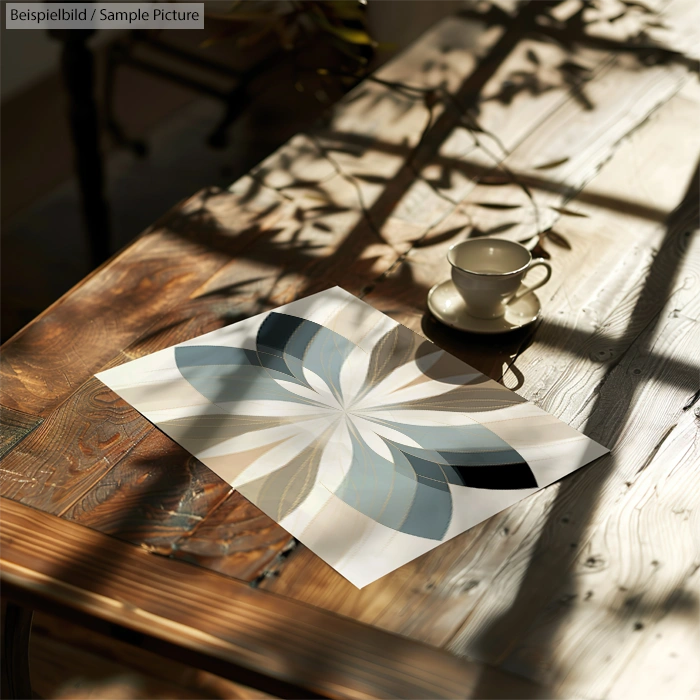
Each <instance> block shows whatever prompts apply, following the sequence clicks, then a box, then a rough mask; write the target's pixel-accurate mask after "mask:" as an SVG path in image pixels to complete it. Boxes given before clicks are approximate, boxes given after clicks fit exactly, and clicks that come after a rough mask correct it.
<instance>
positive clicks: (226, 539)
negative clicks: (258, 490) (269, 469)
mask: <svg viewBox="0 0 700 700" xmlns="http://www.w3.org/2000/svg"><path fill="white" fill-rule="evenodd" d="M293 547H294V540H293V539H292V537H291V536H290V535H289V533H288V532H287V531H286V530H284V529H282V528H281V527H280V526H279V525H278V524H277V523H276V522H275V521H274V520H272V519H271V518H269V517H268V516H267V515H265V513H263V512H262V511H261V510H260V509H258V508H257V507H256V506H254V505H253V504H252V503H251V502H250V501H248V500H247V499H246V498H244V497H243V496H241V494H240V493H238V492H237V491H233V492H231V493H229V494H228V495H227V496H226V498H225V499H224V500H223V501H222V502H221V503H220V504H219V505H218V506H217V507H216V509H215V510H210V511H209V512H208V513H207V514H206V516H205V517H203V518H202V520H201V521H200V522H199V523H197V524H196V525H195V527H193V528H191V529H190V530H189V531H188V532H185V533H184V534H183V535H182V537H181V538H180V539H178V540H176V541H175V542H174V543H173V544H172V550H171V556H173V557H175V558H176V559H182V560H184V561H188V562H191V563H194V564H199V565H200V566H204V567H206V568H207V569H211V570H213V571H217V572H219V573H222V574H226V575H227V576H233V577H234V578H237V579H239V580H242V581H250V582H255V581H257V580H258V579H264V578H266V577H267V576H269V575H271V572H272V571H274V570H275V569H276V565H277V564H278V563H279V562H281V561H283V560H284V559H285V558H286V557H287V556H288V555H289V554H290V553H291V551H292V550H293Z"/></svg>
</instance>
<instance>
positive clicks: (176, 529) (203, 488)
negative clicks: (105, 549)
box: [61, 424, 231, 554]
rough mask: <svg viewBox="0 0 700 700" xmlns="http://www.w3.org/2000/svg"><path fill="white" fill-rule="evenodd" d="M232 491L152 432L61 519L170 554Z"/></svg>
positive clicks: (173, 445)
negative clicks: (176, 544) (186, 534)
mask: <svg viewBox="0 0 700 700" xmlns="http://www.w3.org/2000/svg"><path fill="white" fill-rule="evenodd" d="M149 427H150V424H149ZM230 490H231V487H230V486H229V485H228V484H226V483H225V482H223V481H222V480H221V479H220V478H219V477H217V476H216V474H214V473H213V472H212V471H211V470H210V469H207V468H206V467H205V466H204V465H203V464H202V463H201V462H200V461H199V460H198V459H196V458H195V457H193V456H192V455H191V454H189V452H187V451H186V450H184V449H183V448H182V447H180V446H179V445H177V444H176V443H174V442H173V441H172V440H171V439H170V438H169V437H167V436H166V435H165V434H163V433H162V432H160V430H157V429H156V428H151V429H150V431H149V433H148V435H146V437H144V439H143V440H141V441H140V442H139V443H138V444H137V445H135V446H134V448H133V449H131V450H130V451H129V452H128V453H127V454H126V455H124V456H123V457H122V458H121V459H120V460H119V461H118V462H117V463H116V464H115V465H114V466H113V467H112V468H111V469H110V470H109V472H108V473H107V474H105V475H104V476H103V477H102V478H100V480H99V482H98V483H97V484H96V485H95V486H94V487H93V488H92V489H90V490H89V491H88V492H87V493H85V495H84V496H83V497H82V498H80V500H78V501H77V502H75V503H74V504H73V505H72V506H71V507H70V508H69V509H67V510H65V511H63V512H62V513H61V515H62V516H63V517H64V518H66V519H68V520H72V521H74V522H77V523H80V524H82V525H86V526H88V527H91V528H94V529H96V530H99V531H100V532H104V533H106V534H110V535H115V536H116V537H119V538H121V539H125V540H127V541H129V542H133V543H135V544H140V545H141V546H144V547H148V548H149V549H152V550H155V551H158V552H161V553H165V554H168V553H170V552H171V550H172V549H173V547H174V543H175V542H176V540H178V539H179V538H180V537H181V536H182V533H184V532H189V531H190V530H191V529H192V528H193V527H195V526H196V525H197V523H199V522H200V521H201V520H202V519H203V518H204V516H205V515H206V514H207V513H208V512H209V511H210V510H212V509H214V508H216V506H217V505H218V503H219V502H220V501H222V500H223V499H224V498H225V497H226V495H227V494H228V493H229V492H230Z"/></svg>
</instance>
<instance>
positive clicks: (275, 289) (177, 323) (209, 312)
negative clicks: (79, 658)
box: [8, 20, 497, 579]
mask: <svg viewBox="0 0 700 700" xmlns="http://www.w3.org/2000/svg"><path fill="white" fill-rule="evenodd" d="M455 22H456V26H463V25H464V22H461V21H455V20H453V21H452V23H451V24H450V23H448V25H447V26H448V29H447V31H448V32H450V36H453V38H455V41H456V40H457V38H460V41H462V42H463V41H464V37H463V36H462V34H455V32H454V26H455ZM450 28H451V29H450ZM445 31H446V30H444V29H440V28H438V30H437V32H434V33H433V34H432V35H431V37H429V38H427V39H424V40H423V41H424V43H425V42H426V41H427V42H428V43H429V44H430V45H432V46H433V49H432V50H433V51H437V49H436V48H435V46H437V45H438V44H442V42H443V40H444V39H445ZM496 37H497V32H496V33H494V32H490V33H489V38H488V39H485V38H484V36H482V35H476V36H473V37H472V39H473V41H474V42H475V44H474V45H475V46H478V47H480V48H481V49H483V48H484V47H485V46H487V45H489V44H490V43H493V41H494V40H495V38H496ZM472 39H470V41H471V40H472ZM458 48H459V47H458V45H457V44H455V51H454V52H453V54H452V55H451V56H450V57H449V59H447V60H448V61H449V62H450V63H451V64H452V66H453V69H454V70H453V77H452V80H453V82H454V81H456V80H457V78H458V77H459V76H461V72H460V70H462V69H465V70H466V69H468V70H471V69H473V67H474V65H475V58H474V55H473V54H474V50H473V49H472V47H471V45H469V49H468V50H464V51H460V50H458ZM457 68H459V69H460V70H457ZM425 79H426V80H432V78H431V77H430V76H428V77H426V78H425ZM382 90H384V91H386V90H387V89H386V88H382ZM413 107H414V108H416V110H415V111H417V112H418V113H420V115H421V118H422V115H423V111H424V110H423V108H422V107H420V105H413ZM399 160H400V159H399ZM273 165H274V166H275V167H276V168H277V170H276V171H275V172H276V173H277V175H278V181H275V182H272V183H268V184H261V183H262V180H263V179H264V173H265V172H266V169H270V168H271V167H272V166H273ZM385 165H386V163H383V162H381V161H379V160H378V159H376V158H374V159H373V161H372V162H371V163H366V162H364V161H363V159H362V158H359V157H358V158H357V163H355V167H356V168H360V170H362V169H364V170H365V172H368V171H370V169H371V168H372V167H374V168H375V171H376V172H377V173H380V172H382V171H381V168H383V167H385ZM390 165H391V164H390ZM282 167H285V168H287V169H289V170H290V174H289V176H288V178H287V180H284V179H283V180H279V177H282V176H283V171H282ZM297 168H301V171H303V173H304V176H303V177H304V181H305V182H307V183H312V182H315V181H318V182H321V183H322V184H323V186H322V187H321V186H320V185H319V186H318V187H311V186H310V185H309V186H307V187H306V188H297V187H294V188H291V189H290V188H288V187H284V185H286V184H288V183H289V181H290V178H291V181H294V179H298V178H299V177H301V176H300V175H299V173H298V172H297ZM355 185H356V183H353V182H352V181H351V180H350V179H348V178H347V177H346V176H345V175H344V174H340V173H339V172H338V171H337V168H336V166H335V165H334V164H333V161H332V158H331V159H329V156H328V154H327V153H326V152H325V151H324V149H323V148H322V147H320V146H319V145H318V144H317V142H316V141H315V140H314V139H313V138H312V137H308V136H303V135H300V136H298V137H295V138H294V139H292V140H291V141H290V142H289V143H288V144H286V145H285V146H284V147H283V148H282V149H280V151H278V153H277V154H275V155H273V156H272V157H271V158H269V159H268V160H267V161H265V162H264V163H263V164H262V166H260V168H258V170H257V171H256V172H255V173H254V176H253V177H252V178H251V177H246V178H243V179H241V180H240V181H238V182H237V183H235V184H234V185H233V186H232V188H231V194H230V195H229V196H221V197H214V198H211V199H210V200H208V201H207V208H206V210H205V211H203V212H195V216H194V217H193V220H192V221H188V222H187V225H186V226H185V227H184V228H185V229H187V227H189V226H194V225H195V224H197V225H198V226H199V227H201V228H202V229H203V230H202V231H201V234H200V233H198V235H199V236H200V237H201V238H202V241H203V243H206V244H207V245H208V246H209V247H211V248H212V249H214V250H219V249H221V250H224V251H225V252H226V253H227V254H229V253H231V246H232V245H233V246H238V248H237V249H238V250H239V255H238V256H236V257H235V258H234V259H232V260H231V261H230V262H228V263H227V264H225V265H223V266H222V267H221V269H220V270H219V271H218V273H216V274H214V275H212V276H211V277H210V278H209V279H208V280H206V281H205V282H204V283H203V284H202V285H201V286H199V287H198V288H196V289H194V290H193V291H192V292H191V293H190V294H189V298H183V299H182V300H181V301H180V303H178V304H176V305H174V306H173V307H172V308H171V309H169V310H167V311H165V312H164V313H162V314H161V315H160V316H159V317H158V318H157V319H156V320H154V321H153V322H152V323H151V324H150V325H149V327H148V328H147V330H146V332H145V333H143V334H142V335H141V337H138V338H136V339H135V340H134V341H132V342H131V343H130V344H129V345H128V347H125V348H124V349H123V351H122V352H121V353H119V355H117V357H114V358H112V359H111V361H110V362H109V363H107V366H114V365H116V364H121V363H122V362H124V361H128V360H129V359H133V358H134V357H139V356H142V355H144V354H147V353H150V352H154V351H156V350H159V349H161V348H163V347H167V346H169V345H172V344H174V343H176V342H182V341H183V340H186V339H189V338H190V337H194V336H197V335H201V334H202V333H205V332H207V331H210V330H214V329H215V328H219V327H221V326H222V325H225V324H226V323H232V322H234V321H236V320H239V319H240V318H246V317H248V316H250V315H253V314H255V313H259V312H260V311H264V310H267V309H269V308H273V307H274V306H277V305H279V304H281V303H285V302H287V301H291V300H292V299H293V298H296V297H297V296H302V295H304V294H307V293H311V292H312V291H315V289H314V288H313V287H314V286H315V287H317V288H321V289H323V288H326V287H328V286H331V285H333V284H341V285H343V286H344V287H345V288H346V289H350V290H351V291H355V292H356V293H360V291H361V289H362V288H363V287H364V286H365V285H366V284H367V282H368V281H370V280H371V279H373V278H376V277H377V276H378V275H380V274H381V273H382V272H384V271H385V270H386V269H387V268H388V267H389V266H390V265H392V264H393V263H394V262H395V260H396V259H397V257H399V256H400V255H401V254H402V253H403V252H405V251H406V250H407V249H408V247H409V245H410V242H409V240H408V239H407V237H406V232H405V229H406V228H407V227H405V226H404V227H403V228H401V230H397V232H396V234H395V235H393V234H392V232H391V231H390V230H387V231H384V232H382V234H381V235H377V232H376V231H374V230H373V228H372V226H371V225H370V224H369V223H368V222H367V221H365V220H364V217H365V214H364V211H363V208H364V206H365V204H367V203H368V202H369V201H370V200H369V199H367V197H369V194H370V193H369V192H367V188H365V189H364V190H361V188H358V187H356V186H355ZM273 187H277V188H280V189H282V190H284V193H283V194H281V195H280V194H278V193H277V192H276V191H275V190H274V189H272V188H273ZM367 187H369V185H367ZM304 189H307V190H309V192H307V193H304V192H303V190H304ZM376 189H377V188H376V187H375V190H376ZM379 190H381V188H379ZM288 192H292V193H293V194H294V196H293V197H292V196H291V195H290V194H288ZM319 192H322V193H323V195H324V197H325V199H323V201H321V202H319V199H318V195H319ZM265 196H267V198H268V199H265ZM259 200H260V201H262V202H265V201H270V202H272V204H271V205H270V207H268V209H264V208H261V207H262V205H261V204H259V203H258V204H257V205H256V206H257V210H258V211H259V212H260V213H261V214H262V216H258V217H253V221H254V223H253V224H252V226H251V227H250V228H249V230H247V231H245V232H243V234H241V235H240V236H241V237H242V238H246V237H247V238H248V243H247V244H246V245H243V244H240V243H237V242H236V241H234V242H233V243H231V241H230V240H229V238H230V237H231V235H232V232H231V229H233V224H232V225H231V227H230V228H226V227H225V224H226V222H227V221H229V219H230V218H231V217H232V212H235V211H236V208H237V207H240V206H242V205H245V206H246V207H248V206H249V204H248V202H250V201H253V202H258V201H259ZM280 202H281V204H280ZM278 204H279V206H277V205H278ZM271 207H274V211H271V210H270V208H271ZM256 218H257V220H256ZM236 225H238V226H239V228H240V223H237V224H236ZM351 231H352V232H354V233H353V235H350V234H349V232H351ZM80 391H82V389H81V390H80ZM79 393H80V392H79ZM81 415H83V416H89V409H88V408H87V407H84V408H82V409H81ZM95 420H97V421H98V422H99V420H100V417H99V416H96V417H95ZM114 440H115V445H114V446H113V447H114V450H115V451H114V457H115V458H114V459H112V457H111V456H105V459H103V460H101V461H100V462H99V463H96V464H95V465H94V469H92V470H90V471H89V474H88V470H83V471H82V472H81V478H80V479H76V478H74V477H75V475H72V478H70V479H69V478H68V476H67V475H66V477H65V479H64V481H63V482H62V488H63V492H64V493H65V494H66V496H65V497H64V498H62V499H61V500H60V506H59V505H58V504H56V503H53V504H52V508H51V510H50V511H49V512H55V513H65V514H66V516H67V517H69V518H77V519H78V520H79V521H80V522H83V523H85V524H89V525H90V526H92V527H96V528H97V529H100V530H101V531H104V532H108V533H120V534H121V535H122V536H125V537H127V538H128V539H130V540H131V541H134V542H137V543H139V544H143V545H145V546H148V547H155V548H157V549H158V550H159V551H162V552H170V551H173V549H174V551H175V552H176V554H175V556H183V557H186V558H187V557H192V558H193V559H194V560H197V561H198V562H200V563H202V562H207V563H208V565H211V566H212V567H214V568H216V569H217V570H222V571H226V572H228V573H229V574H231V575H240V576H241V577H243V578H246V579H255V578H257V577H258V576H259V575H260V574H261V573H262V571H264V570H265V568H266V567H267V566H268V564H270V563H271V562H273V561H274V560H275V558H276V557H277V555H278V554H279V553H280V550H282V549H284V548H285V547H286V546H287V545H288V543H289V541H290V538H289V537H288V536H287V537H286V540H285V539H284V536H283V535H282V531H280V530H279V529H278V528H277V527H276V526H271V525H270V523H268V522H267V520H266V519H264V518H263V519H262V520H256V521H255V523H256V525H255V527H258V525H259V526H260V527H259V530H257V535H256V542H257V544H256V545H255V548H254V549H252V550H247V549H246V546H247V545H245V544H244V542H245V541H246V540H242V541H241V543H240V546H239V545H238V544H233V543H232V542H231V537H232V532H235V531H237V529H240V527H241V525H242V523H249V522H250V512H249V511H250V508H249V505H248V504H247V503H244V502H242V501H241V499H240V498H237V497H236V498H231V499H229V500H228V502H227V504H226V508H225V509H223V510H221V511H218V513H217V514H216V515H215V516H214V519H213V521H212V523H211V526H210V525H209V524H207V525H206V527H204V528H201V529H200V528H196V527H195V526H196V525H197V523H198V518H201V517H203V516H204V515H205V514H206V513H205V510H206V508H207V507H209V506H210V507H211V508H212V509H213V508H215V506H216V505H217V503H218V502H219V500H220V499H219V497H220V496H221V497H223V495H225V494H224V493H223V492H221V491H220V489H221V488H223V486H222V485H221V484H219V482H216V481H214V482H212V484H211V488H212V489H214V491H216V493H217V498H216V499H214V500H211V501H207V503H208V506H206V507H205V506H204V503H203V502H202V504H201V508H200V507H199V506H197V505H196V504H195V501H196V500H197V499H194V498H190V497H186V496H181V497H180V498H179V499H178V498H177V493H178V492H179V487H180V486H181V485H182V484H175V486H174V488H173V490H172V491H170V492H168V494H170V495H168V494H164V492H162V491H161V488H162V487H161V486H159V485H158V484H160V482H161V480H160V479H159V477H158V476H157V472H158V466H157V465H159V464H162V463H163V461H164V460H169V459H171V458H172V459H173V462H171V463H170V468H171V469H172V471H173V473H176V474H181V475H188V474H190V473H191V467H190V461H189V458H188V456H187V454H186V453H185V452H184V451H176V452H173V451H172V450H169V449H168V447H167V445H166V443H162V442H161V439H160V438H158V437H157V436H156V435H154V436H149V437H148V438H146V439H144V440H143V442H142V443H141V444H139V446H138V447H137V448H134V449H133V450H132V448H133V444H134V440H133V439H132V436H131V435H130V434H127V433H123V434H121V435H120V436H119V437H115V438H114ZM117 442H119V450H120V451H119V452H117V450H116V447H117V445H116V443H117ZM166 442H167V439H166ZM151 448H152V450H151V452H149V449H151ZM124 455H126V458H125V459H122V456H124ZM149 459H152V460H153V462H154V466H153V468H151V467H150V466H149V465H148V460H149ZM120 460H121V461H120ZM17 461H20V460H19V458H18V460H17ZM117 462H118V464H117ZM115 464H117V466H116V467H114V465H115ZM22 467H24V468H22ZM86 467H87V465H86ZM32 468H33V467H32V462H31V460H29V461H28V460H26V459H22V460H21V464H19V463H18V464H16V465H15V466H14V467H13V470H15V471H17V473H18V474H20V475H21V476H18V477H17V479H18V480H19V479H23V480H26V479H27V477H28V472H30V471H31V470H32ZM110 470H112V471H110ZM29 476H30V477H31V474H29ZM103 477H104V479H103ZM186 478H189V477H186ZM212 478H214V479H215V477H212ZM101 479H102V480H101ZM196 479H197V480H203V481H207V480H206V479H205V478H203V477H201V475H200V476H197V477H196ZM22 483H26V481H23V482H22ZM8 493H9V494H10V495H11V496H12V497H13V498H21V499H22V500H23V502H25V503H31V504H32V505H37V506H38V507H40V508H41V509H42V510H44V509H46V507H45V506H46V503H45V501H46V499H45V498H44V497H43V496H42V498H44V500H41V499H39V500H36V499H35V495H36V490H35V489H34V490H32V491H31V493H29V494H27V493H26V489H24V490H22V489H21V488H20V487H18V488H17V489H16V490H10V491H8ZM154 493H156V494H159V495H160V496H164V497H165V498H166V500H167V501H168V502H170V503H172V504H173V506H174V507H173V508H172V509H170V508H169V509H165V510H163V511H160V512H158V513H157V514H155V516H156V517H153V516H154V513H152V512H151V511H152V510H153V507H152V505H151V504H153V502H154ZM125 503H129V504H130V505H132V506H134V504H140V505H139V506H138V507H136V508H132V510H131V514H130V515H129V516H128V517H126V518H125V519H124V521H122V519H121V518H120V515H119V514H120V512H121V511H122V510H123V507H124V504H125ZM236 507H238V508H239V510H240V512H237V511H236ZM57 508H58V510H57ZM202 508H204V510H202ZM93 509H94V511H95V512H94V513H93V512H91V511H92V510H93ZM223 514H225V515H223ZM220 517H221V520H220V519H219V518H220ZM115 519H116V521H115ZM117 521H118V522H117ZM149 527H150V529H149ZM232 528H233V529H232ZM195 530H197V535H196V536H194V538H193V540H192V542H191V543H188V544H185V543H184V541H182V542H179V543H177V544H175V542H176V540H178V538H179V537H180V536H187V535H189V534H192V533H194V531H195ZM202 538H210V539H208V540H206V541H205V540H203V539H202ZM241 547H242V548H243V549H241ZM227 553H228V556H227ZM254 555H257V556H259V557H260V559H259V565H258V566H255V565H254V563H253V556H254Z"/></svg>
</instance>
